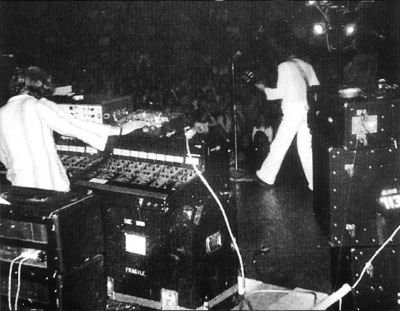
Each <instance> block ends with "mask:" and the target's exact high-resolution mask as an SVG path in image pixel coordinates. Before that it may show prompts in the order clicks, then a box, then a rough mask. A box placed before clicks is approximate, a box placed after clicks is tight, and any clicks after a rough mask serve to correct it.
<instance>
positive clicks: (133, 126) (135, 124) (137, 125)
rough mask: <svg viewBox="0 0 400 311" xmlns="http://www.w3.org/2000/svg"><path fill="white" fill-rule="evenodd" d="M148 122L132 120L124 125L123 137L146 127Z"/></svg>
mask: <svg viewBox="0 0 400 311" xmlns="http://www.w3.org/2000/svg"><path fill="white" fill-rule="evenodd" d="M146 123H147V122H146V121H139V120H132V121H129V122H126V123H124V124H123V125H122V131H121V135H127V134H129V133H132V132H133V131H135V130H138V129H141V128H143V127H145V126H146Z"/></svg>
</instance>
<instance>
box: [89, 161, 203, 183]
mask: <svg viewBox="0 0 400 311" xmlns="http://www.w3.org/2000/svg"><path fill="white" fill-rule="evenodd" d="M195 175H196V172H195V171H194V169H192V168H187V167H179V166H174V165H167V164H156V163H148V162H142V161H139V160H130V159H114V158H112V159H108V160H107V162H106V163H104V164H102V165H101V166H100V167H98V169H97V170H95V171H93V172H91V173H89V174H88V175H87V177H86V178H85V179H86V180H88V181H89V182H93V183H100V184H105V183H107V184H110V183H111V184H113V183H114V184H123V185H124V186H126V185H138V186H145V187H149V188H150V189H154V190H156V189H165V190H168V191H169V190H175V189H176V188H177V187H178V186H179V185H181V184H183V183H185V182H188V181H190V180H191V179H192V178H193V177H194V176H195Z"/></svg>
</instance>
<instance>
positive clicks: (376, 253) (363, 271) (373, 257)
mask: <svg viewBox="0 0 400 311" xmlns="http://www.w3.org/2000/svg"><path fill="white" fill-rule="evenodd" d="M399 230H400V225H399V226H398V227H397V228H396V230H394V231H393V233H392V235H391V236H390V237H389V238H388V239H387V240H386V241H385V243H383V244H382V246H381V247H379V249H378V250H377V251H376V252H375V254H374V255H373V256H372V257H371V259H370V260H369V261H367V263H366V264H365V266H364V269H363V270H362V272H361V274H360V277H359V278H358V280H357V281H356V282H355V283H354V285H353V286H352V287H351V288H352V289H354V288H355V287H356V286H357V285H358V283H360V281H361V279H362V277H363V276H364V274H365V271H366V270H367V269H369V268H371V267H372V265H371V263H372V261H373V260H374V259H375V257H376V256H378V254H379V253H380V252H381V250H382V249H384V248H385V246H386V245H387V244H388V243H389V242H390V241H392V239H393V237H394V236H395V235H396V233H397V232H398V231H399Z"/></svg>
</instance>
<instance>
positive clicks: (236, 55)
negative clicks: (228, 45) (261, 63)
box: [230, 50, 242, 61]
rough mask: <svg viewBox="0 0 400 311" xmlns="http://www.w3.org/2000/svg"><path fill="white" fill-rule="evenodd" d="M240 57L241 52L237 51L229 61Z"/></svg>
mask: <svg viewBox="0 0 400 311" xmlns="http://www.w3.org/2000/svg"><path fill="white" fill-rule="evenodd" d="M241 55H242V51H240V50H239V51H237V52H236V53H235V55H233V56H232V58H231V59H230V60H231V61H235V60H236V59H237V58H238V57H239V56H241Z"/></svg>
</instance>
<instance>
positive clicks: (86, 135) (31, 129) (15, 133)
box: [0, 66, 145, 192]
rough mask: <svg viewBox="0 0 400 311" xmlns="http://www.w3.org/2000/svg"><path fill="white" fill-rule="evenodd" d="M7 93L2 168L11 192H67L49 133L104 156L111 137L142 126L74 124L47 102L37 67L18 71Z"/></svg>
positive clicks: (0, 132) (1, 126)
mask: <svg viewBox="0 0 400 311" xmlns="http://www.w3.org/2000/svg"><path fill="white" fill-rule="evenodd" d="M9 87H10V90H11V96H12V97H11V98H10V99H9V100H8V102H7V104H6V105H5V106H3V107H2V108H0V162H2V163H3V164H4V165H5V167H6V169H7V179H8V180H9V181H10V182H11V183H12V185H14V186H20V187H31V188H41V189H48V190H56V191H63V192H68V191H69V190H70V182H69V180H68V176H67V173H66V170H65V168H64V167H63V165H62V163H61V160H60V158H59V156H58V154H57V149H56V144H55V142H54V137H53V131H56V132H58V133H59V134H61V135H65V136H70V137H74V138H78V139H80V140H82V141H83V142H85V143H87V144H89V145H91V146H92V147H94V148H96V149H98V150H101V151H103V150H104V149H105V146H106V144H107V141H108V137H109V136H117V135H127V134H129V133H131V132H133V131H134V130H136V129H140V128H142V127H144V126H145V122H144V121H130V122H127V123H125V124H124V125H123V126H121V127H117V126H111V125H104V124H96V123H93V122H89V121H81V120H78V119H76V118H75V117H74V116H72V115H71V114H69V113H67V112H64V111H63V110H62V109H61V108H60V107H59V106H58V105H57V104H56V103H54V102H52V101H50V100H48V99H46V96H50V95H52V94H53V91H54V86H53V82H52V77H51V75H50V74H48V73H47V72H46V71H44V70H43V69H41V68H39V67H34V66H31V67H28V68H24V69H18V70H17V72H16V73H15V75H14V76H13V77H12V78H11V81H10V85H9Z"/></svg>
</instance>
